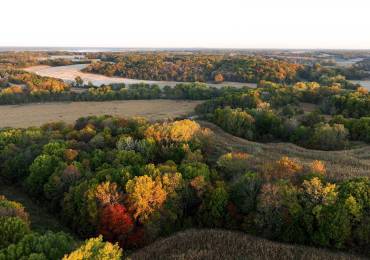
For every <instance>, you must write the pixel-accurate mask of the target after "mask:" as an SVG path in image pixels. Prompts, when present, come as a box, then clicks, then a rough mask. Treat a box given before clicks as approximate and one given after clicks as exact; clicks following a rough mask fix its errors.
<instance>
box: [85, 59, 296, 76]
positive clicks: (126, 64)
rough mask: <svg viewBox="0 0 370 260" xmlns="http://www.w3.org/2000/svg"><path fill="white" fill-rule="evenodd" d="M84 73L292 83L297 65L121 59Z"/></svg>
mask: <svg viewBox="0 0 370 260" xmlns="http://www.w3.org/2000/svg"><path fill="white" fill-rule="evenodd" d="M105 60H107V61H104V62H95V63H92V64H91V65H90V66H88V67H87V68H86V69H85V70H84V71H86V72H91V73H100V74H104V75H107V76H121V77H127V78H136V79H148V80H149V79H150V80H173V81H185V82H187V81H190V82H194V81H200V82H207V81H215V82H223V81H235V82H255V83H257V82H259V81H260V80H271V81H276V82H292V81H294V80H295V79H296V75H297V71H298V70H299V69H300V68H301V66H300V65H298V64H292V63H288V62H285V61H278V60H274V59H267V58H258V57H248V56H242V57H239V56H238V57H224V56H220V55H160V54H158V55H156V54H153V55H139V54H136V55H124V56H118V57H106V58H105Z"/></svg>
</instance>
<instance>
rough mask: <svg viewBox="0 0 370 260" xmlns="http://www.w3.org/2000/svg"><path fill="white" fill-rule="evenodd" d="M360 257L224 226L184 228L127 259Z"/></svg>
mask: <svg viewBox="0 0 370 260" xmlns="http://www.w3.org/2000/svg"><path fill="white" fill-rule="evenodd" d="M330 258H332V259H360V258H359V257H356V256H353V255H347V254H343V253H339V252H331V251H327V250H323V249H316V248H310V247H304V246H295V245H287V244H282V243H277V242H272V241H269V240H265V239H261V238H256V237H253V236H249V235H246V234H243V233H239V232H233V231H224V230H188V231H184V232H180V233H177V234H176V235H173V236H171V237H168V238H165V239H162V240H159V241H157V242H154V243H153V244H151V245H149V246H147V247H145V248H143V249H141V250H139V251H138V252H135V253H133V254H132V255H131V256H130V259H133V260H135V259H188V260H190V259H330Z"/></svg>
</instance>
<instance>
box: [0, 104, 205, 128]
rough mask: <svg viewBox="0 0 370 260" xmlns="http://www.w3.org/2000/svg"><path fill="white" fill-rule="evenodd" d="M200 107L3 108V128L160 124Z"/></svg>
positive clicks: (0, 110)
mask: <svg viewBox="0 0 370 260" xmlns="http://www.w3.org/2000/svg"><path fill="white" fill-rule="evenodd" d="M200 103H201V102H200V101H181V100H125V101H106V102H53V103H41V104H26V105H9V106H0V127H7V126H8V127H29V126H40V125H42V124H45V123H48V122H55V121H64V122H67V123H73V122H75V120H76V119H78V118H80V117H84V116H90V115H113V116H121V117H133V116H142V117H146V118H148V119H149V120H160V119H167V118H176V117H180V116H183V115H187V114H189V113H192V112H193V111H194V108H195V107H196V106H197V105H198V104H200Z"/></svg>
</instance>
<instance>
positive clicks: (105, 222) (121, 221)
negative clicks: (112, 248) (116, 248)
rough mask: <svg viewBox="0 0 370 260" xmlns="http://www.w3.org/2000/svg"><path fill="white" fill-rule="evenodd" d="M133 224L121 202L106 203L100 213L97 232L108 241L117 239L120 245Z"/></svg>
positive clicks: (122, 244)
mask: <svg viewBox="0 0 370 260" xmlns="http://www.w3.org/2000/svg"><path fill="white" fill-rule="evenodd" d="M133 226H134V223H133V221H132V218H131V216H130V215H129V214H128V212H127V210H126V208H125V207H124V206H122V205H121V204H114V205H107V206H106V207H104V208H103V210H102V212H101V213H100V222H99V233H100V234H102V235H103V237H104V238H105V239H106V240H108V241H110V242H115V241H118V242H119V243H120V245H121V247H123V246H124V243H125V240H126V238H127V234H128V233H129V232H130V231H131V230H132V228H133Z"/></svg>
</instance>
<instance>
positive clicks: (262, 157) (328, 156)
mask: <svg viewBox="0 0 370 260" xmlns="http://www.w3.org/2000/svg"><path fill="white" fill-rule="evenodd" d="M199 123H200V124H201V125H202V126H203V127H207V128H209V129H211V130H212V131H213V132H214V133H215V138H214V145H215V152H214V154H212V155H211V159H212V160H216V159H217V158H218V157H219V156H220V155H222V154H224V153H227V152H231V151H241V152H246V153H249V154H251V155H253V156H251V159H250V160H251V163H250V165H251V166H252V167H253V168H251V170H259V169H261V168H262V167H263V165H265V164H266V162H267V161H271V160H278V159H280V158H281V157H282V156H288V157H291V158H296V159H298V160H300V161H301V162H302V163H304V164H308V163H311V162H312V161H313V160H320V161H323V162H324V163H325V165H326V168H327V176H328V178H329V179H332V180H343V179H348V178H354V177H360V176H368V177H370V145H363V146H361V147H358V148H354V149H351V150H343V151H320V150H310V149H305V148H303V147H300V146H297V145H294V144H291V143H256V142H251V141H248V140H245V139H242V138H239V137H236V136H233V135H231V134H228V133H226V132H225V131H223V130H222V129H221V128H220V127H218V126H216V125H214V124H212V123H210V122H205V121H199Z"/></svg>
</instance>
